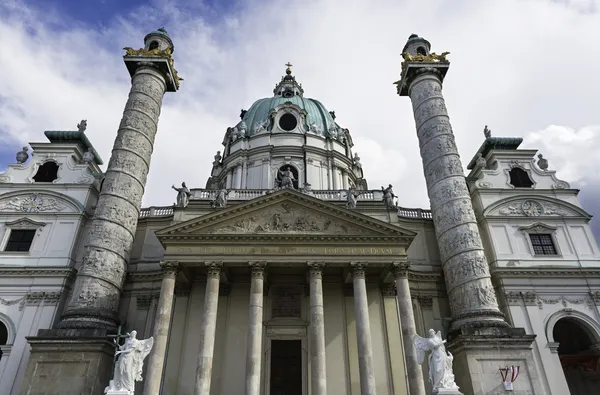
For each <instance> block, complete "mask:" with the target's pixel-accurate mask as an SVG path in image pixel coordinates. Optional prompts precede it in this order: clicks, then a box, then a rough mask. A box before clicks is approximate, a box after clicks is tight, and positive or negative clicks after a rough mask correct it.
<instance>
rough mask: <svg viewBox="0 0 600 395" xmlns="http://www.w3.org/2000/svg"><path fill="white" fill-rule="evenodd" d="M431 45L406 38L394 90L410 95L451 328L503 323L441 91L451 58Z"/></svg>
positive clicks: (423, 41) (417, 39)
mask: <svg viewBox="0 0 600 395" xmlns="http://www.w3.org/2000/svg"><path fill="white" fill-rule="evenodd" d="M429 48H430V45H429V42H427V41H426V40H424V39H423V38H420V37H418V36H416V35H413V36H411V37H410V38H409V40H408V42H407V44H406V46H405V47H404V50H403V53H404V57H405V61H404V63H403V65H402V79H401V80H400V81H399V82H398V93H399V94H400V95H401V96H410V99H411V101H412V106H413V112H414V117H415V123H416V128H417V136H418V138H419V148H420V150H421V158H422V160H423V171H424V173H425V180H426V182H427V193H428V195H429V201H430V202H431V211H432V214H433V223H434V225H435V231H436V236H437V240H438V246H439V250H440V257H441V260H442V266H443V269H444V277H445V279H446V288H447V291H448V297H449V300H450V308H451V310H452V318H453V322H452V327H451V330H455V329H458V328H460V327H463V326H465V327H468V326H473V325H476V326H500V327H506V326H507V325H508V324H507V323H506V322H505V321H504V315H503V314H502V313H501V312H500V310H499V309H498V303H497V300H496V293H495V291H494V287H493V286H492V282H491V280H490V271H489V267H488V262H487V260H486V257H485V254H484V251H483V244H482V242H481V236H480V235H479V229H478V228H477V220H476V219H475V214H474V212H473V206H472V203H471V197H470V195H469V191H468V189H467V183H466V181H465V174H464V172H463V166H462V163H461V160H460V156H459V155H458V149H457V148H456V142H455V140H454V134H453V132H452V127H451V126H450V119H449V117H448V112H447V111H446V104H445V102H444V97H443V95H442V81H443V80H444V76H445V75H446V71H447V70H448V67H449V62H448V61H447V60H445V56H439V55H430V54H429Z"/></svg>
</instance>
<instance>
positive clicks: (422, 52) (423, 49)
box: [417, 47, 427, 56]
mask: <svg viewBox="0 0 600 395" xmlns="http://www.w3.org/2000/svg"><path fill="white" fill-rule="evenodd" d="M417 53H418V54H419V55H423V56H427V51H426V50H425V47H417Z"/></svg>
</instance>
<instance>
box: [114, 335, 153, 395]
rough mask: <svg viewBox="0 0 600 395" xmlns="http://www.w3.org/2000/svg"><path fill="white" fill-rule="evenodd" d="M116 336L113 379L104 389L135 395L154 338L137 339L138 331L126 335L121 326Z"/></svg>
mask: <svg viewBox="0 0 600 395" xmlns="http://www.w3.org/2000/svg"><path fill="white" fill-rule="evenodd" d="M110 337H113V338H114V342H115V346H116V347H117V351H116V352H115V360H116V358H117V356H119V359H118V360H116V363H115V364H114V374H113V379H112V380H110V383H109V384H108V387H106V388H105V389H104V393H105V394H107V395H133V391H134V389H135V382H136V381H142V380H143V379H142V367H143V364H144V359H145V358H146V357H147V356H148V354H150V350H152V346H153V345H154V338H152V337H150V338H148V339H145V340H139V339H137V332H136V331H131V333H127V334H126V335H121V327H120V326H119V329H118V331H117V334H116V335H111V336H110ZM122 338H125V342H124V343H123V344H122V345H119V342H120V339H122Z"/></svg>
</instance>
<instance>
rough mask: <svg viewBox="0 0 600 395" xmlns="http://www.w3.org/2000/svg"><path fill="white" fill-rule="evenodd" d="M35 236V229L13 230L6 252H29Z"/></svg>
mask: <svg viewBox="0 0 600 395" xmlns="http://www.w3.org/2000/svg"><path fill="white" fill-rule="evenodd" d="M34 236H35V229H12V230H11V231H10V236H9V237H8V242H7V243H6V247H5V248H4V251H11V252H28V251H29V249H30V248H31V244H32V243H33V237H34Z"/></svg>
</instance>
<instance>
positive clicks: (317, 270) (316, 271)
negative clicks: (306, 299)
mask: <svg viewBox="0 0 600 395" xmlns="http://www.w3.org/2000/svg"><path fill="white" fill-rule="evenodd" d="M306 265H307V266H308V278H309V279H310V278H319V279H320V278H323V268H324V267H325V262H307V263H306Z"/></svg>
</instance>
